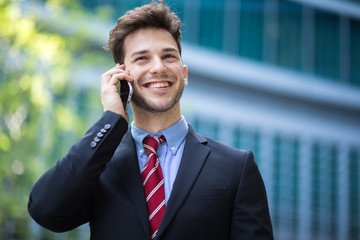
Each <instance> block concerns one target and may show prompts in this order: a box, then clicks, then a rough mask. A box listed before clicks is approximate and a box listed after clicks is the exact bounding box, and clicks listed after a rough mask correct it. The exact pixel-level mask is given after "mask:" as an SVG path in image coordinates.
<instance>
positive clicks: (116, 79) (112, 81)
mask: <svg viewBox="0 0 360 240" xmlns="http://www.w3.org/2000/svg"><path fill="white" fill-rule="evenodd" d="M120 80H126V81H129V82H132V81H134V79H133V78H132V77H131V76H130V75H129V74H127V73H124V72H121V73H116V74H113V75H112V76H111V79H110V81H109V83H108V84H109V85H116V84H117V83H118V82H119V81H120Z"/></svg>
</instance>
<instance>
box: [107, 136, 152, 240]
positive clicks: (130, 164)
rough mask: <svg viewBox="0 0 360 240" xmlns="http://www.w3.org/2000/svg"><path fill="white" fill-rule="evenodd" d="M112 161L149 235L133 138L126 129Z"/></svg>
mask: <svg viewBox="0 0 360 240" xmlns="http://www.w3.org/2000/svg"><path fill="white" fill-rule="evenodd" d="M114 158H115V159H114V162H115V166H116V168H117V170H118V171H119V172H120V176H121V178H122V180H123V182H124V185H125V187H126V189H127V191H128V193H129V196H130V200H131V201H132V203H133V205H134V207H135V209H136V212H137V214H138V217H139V219H140V221H141V224H142V226H143V228H144V231H145V233H146V234H147V235H148V236H150V228H149V220H148V212H147V205H146V201H145V193H144V189H143V184H142V180H141V176H140V170H139V163H138V160H137V154H136V147H135V143H134V140H133V138H132V136H131V133H130V131H128V132H127V133H126V134H125V136H124V138H123V140H122V141H121V144H120V145H119V147H118V149H117V150H116V152H115V154H114Z"/></svg>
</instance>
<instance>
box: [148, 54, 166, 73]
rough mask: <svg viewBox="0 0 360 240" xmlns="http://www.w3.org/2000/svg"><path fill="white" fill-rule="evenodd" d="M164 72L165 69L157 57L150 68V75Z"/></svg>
mask: <svg viewBox="0 0 360 240" xmlns="http://www.w3.org/2000/svg"><path fill="white" fill-rule="evenodd" d="M165 70H166V67H165V65H164V63H163V61H162V59H161V58H160V57H158V56H156V57H154V58H153V60H152V63H151V66H150V73H151V74H159V73H163V72H164V71H165Z"/></svg>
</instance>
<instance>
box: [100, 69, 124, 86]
mask: <svg viewBox="0 0 360 240" xmlns="http://www.w3.org/2000/svg"><path fill="white" fill-rule="evenodd" d="M119 73H125V74H128V72H126V71H125V70H124V69H122V68H120V67H114V68H112V69H110V70H108V71H107V72H105V73H103V74H102V75H101V86H104V85H107V84H109V82H110V79H111V78H112V76H113V75H114V74H119Z"/></svg>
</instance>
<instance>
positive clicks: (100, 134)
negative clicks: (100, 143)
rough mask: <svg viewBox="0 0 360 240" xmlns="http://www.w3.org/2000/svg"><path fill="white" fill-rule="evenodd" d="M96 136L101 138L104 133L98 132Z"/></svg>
mask: <svg viewBox="0 0 360 240" xmlns="http://www.w3.org/2000/svg"><path fill="white" fill-rule="evenodd" d="M96 136H98V137H99V138H102V137H103V136H104V134H102V133H101V132H98V133H97V134H96Z"/></svg>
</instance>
